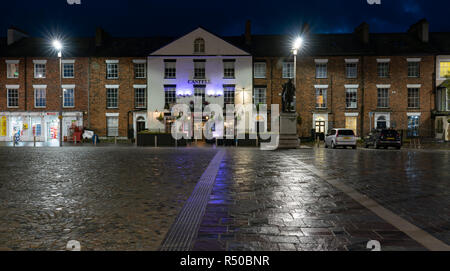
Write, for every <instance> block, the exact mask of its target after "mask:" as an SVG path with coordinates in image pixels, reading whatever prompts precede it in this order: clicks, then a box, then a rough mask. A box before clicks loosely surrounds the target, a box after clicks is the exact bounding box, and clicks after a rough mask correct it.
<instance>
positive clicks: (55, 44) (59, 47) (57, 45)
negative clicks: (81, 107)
mask: <svg viewBox="0 0 450 271" xmlns="http://www.w3.org/2000/svg"><path fill="white" fill-rule="evenodd" d="M53 48H55V50H56V51H57V52H58V58H59V88H60V102H61V103H60V107H59V116H58V118H59V146H60V147H62V142H63V138H62V137H63V134H62V130H63V129H62V127H63V125H62V124H63V123H62V120H63V102H64V94H63V89H62V48H63V46H62V43H61V42H60V41H59V40H54V41H53Z"/></svg>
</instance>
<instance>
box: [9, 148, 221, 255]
mask: <svg viewBox="0 0 450 271" xmlns="http://www.w3.org/2000/svg"><path fill="white" fill-rule="evenodd" d="M215 153H216V151H215V150H212V149H179V150H175V149H137V148H114V147H112V148H63V149H59V148H56V149H52V148H16V149H13V148H0V163H1V168H0V250H63V249H65V246H66V243H67V242H68V241H69V240H78V241H80V242H81V246H82V250H156V249H158V247H159V245H160V243H161V242H162V240H163V238H164V236H165V234H166V233H167V231H168V230H169V227H170V225H171V224H172V223H173V221H174V219H175V218H176V216H177V214H178V212H179V210H180V209H181V207H182V206H183V204H184V202H185V201H186V200H187V199H188V198H189V196H190V194H191V193H192V190H193V188H194V186H195V185H196V183H197V181H198V179H199V178H200V176H201V174H202V173H203V171H204V170H205V169H206V167H207V166H208V164H209V162H210V160H211V159H212V158H213V157H214V155H215Z"/></svg>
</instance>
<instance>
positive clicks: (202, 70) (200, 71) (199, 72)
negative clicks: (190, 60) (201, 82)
mask: <svg viewBox="0 0 450 271" xmlns="http://www.w3.org/2000/svg"><path fill="white" fill-rule="evenodd" d="M198 65H201V67H199V66H198ZM194 79H206V61H198V60H194Z"/></svg>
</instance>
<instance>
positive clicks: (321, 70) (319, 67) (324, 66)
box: [316, 62, 328, 79]
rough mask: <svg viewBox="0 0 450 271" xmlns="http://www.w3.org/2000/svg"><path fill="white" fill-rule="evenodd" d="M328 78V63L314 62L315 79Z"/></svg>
mask: <svg viewBox="0 0 450 271" xmlns="http://www.w3.org/2000/svg"><path fill="white" fill-rule="evenodd" d="M327 78H328V63H319V62H316V79H327Z"/></svg>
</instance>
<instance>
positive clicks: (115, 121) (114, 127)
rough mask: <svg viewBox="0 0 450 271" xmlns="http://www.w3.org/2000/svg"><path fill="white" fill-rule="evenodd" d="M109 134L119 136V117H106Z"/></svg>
mask: <svg viewBox="0 0 450 271" xmlns="http://www.w3.org/2000/svg"><path fill="white" fill-rule="evenodd" d="M106 129H107V136H114V137H115V136H119V117H106Z"/></svg>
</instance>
